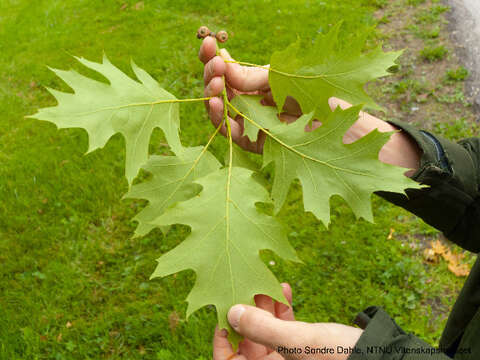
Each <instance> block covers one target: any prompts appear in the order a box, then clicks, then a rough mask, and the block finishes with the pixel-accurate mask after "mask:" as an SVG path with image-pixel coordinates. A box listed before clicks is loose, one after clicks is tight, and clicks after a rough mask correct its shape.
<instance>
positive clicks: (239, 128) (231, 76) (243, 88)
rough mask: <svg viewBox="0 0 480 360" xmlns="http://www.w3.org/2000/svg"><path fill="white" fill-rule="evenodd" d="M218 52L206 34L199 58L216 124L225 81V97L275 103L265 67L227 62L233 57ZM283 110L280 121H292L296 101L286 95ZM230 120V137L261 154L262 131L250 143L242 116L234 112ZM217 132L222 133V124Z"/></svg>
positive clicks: (297, 109) (296, 110)
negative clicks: (259, 97) (249, 97)
mask: <svg viewBox="0 0 480 360" xmlns="http://www.w3.org/2000/svg"><path fill="white" fill-rule="evenodd" d="M220 55H221V56H218V55H216V42H215V39H214V38H212V37H206V38H205V39H204V40H203V43H202V46H201V47H200V53H199V58H200V60H201V61H202V62H203V63H204V64H205V68H204V76H203V78H204V82H205V96H206V97H211V96H215V97H213V98H212V99H210V100H209V101H208V102H206V105H207V111H208V114H209V116H210V119H211V121H212V123H213V124H214V126H215V127H217V126H218V125H219V124H220V123H221V122H222V121H223V100H222V99H221V98H219V97H216V96H219V95H220V94H221V92H222V91H223V89H224V85H225V84H224V80H223V77H224V79H225V81H226V83H227V96H228V99H229V100H231V99H232V98H233V97H234V96H236V95H239V94H250V95H263V100H262V104H263V105H265V106H275V102H274V101H273V97H272V92H271V90H270V85H269V84H268V70H267V69H266V68H258V67H250V66H242V65H239V64H235V63H227V62H225V60H233V59H232V57H231V56H230V54H229V53H228V51H227V50H226V49H221V50H220ZM283 110H284V111H283V113H282V114H281V116H280V120H281V121H285V122H292V121H295V120H296V119H297V118H298V117H299V116H300V115H301V110H300V106H299V105H298V103H297V102H296V101H295V100H293V99H292V98H290V97H288V98H287V100H286V102H285V106H284V107H283ZM229 119H230V120H229V121H230V126H231V129H232V139H233V141H235V142H236V143H237V144H238V145H239V146H240V147H242V148H243V149H245V150H248V151H251V152H256V153H261V152H262V151H263V144H264V142H265V134H264V133H263V132H261V131H260V132H259V134H258V137H257V141H255V142H252V141H250V139H249V138H248V137H247V136H245V135H244V134H243V130H244V127H243V121H244V119H243V118H242V117H241V116H239V115H237V116H236V117H235V119H231V118H229ZM220 132H221V133H222V134H223V135H225V134H226V128H225V125H224V126H222V128H221V129H220Z"/></svg>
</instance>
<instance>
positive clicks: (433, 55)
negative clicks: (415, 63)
mask: <svg viewBox="0 0 480 360" xmlns="http://www.w3.org/2000/svg"><path fill="white" fill-rule="evenodd" d="M447 54H448V49H447V48H445V46H443V45H439V46H431V45H429V46H425V47H424V48H423V49H422V50H421V51H420V56H421V57H422V58H423V59H424V60H426V61H430V62H433V61H438V60H442V59H443V58H444V57H445V56H447Z"/></svg>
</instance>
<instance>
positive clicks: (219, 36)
mask: <svg viewBox="0 0 480 360" xmlns="http://www.w3.org/2000/svg"><path fill="white" fill-rule="evenodd" d="M215 37H216V38H217V40H218V41H220V42H221V43H224V42H225V41H227V40H228V34H227V32H226V31H225V30H221V31H219V32H217V34H216V35H215Z"/></svg>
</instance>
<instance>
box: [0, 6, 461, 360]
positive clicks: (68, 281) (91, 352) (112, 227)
mask: <svg viewBox="0 0 480 360" xmlns="http://www.w3.org/2000/svg"><path fill="white" fill-rule="evenodd" d="M418 3H423V2H422V1H419V2H418ZM386 4H387V2H386V1H382V0H362V1H359V0H344V1H341V2H340V1H333V0H325V1H322V2H318V1H309V0H304V1H300V0H294V1H293V0H281V1H270V0H265V1H258V0H257V1H242V2H240V1H236V2H234V1H225V2H219V1H199V0H189V1H186V0H176V1H173V0H172V1H167V0H164V1H160V0H159V1H141V2H136V1H125V0H118V1H117V0H102V1H93V0H69V1H60V0H39V1H33V2H32V1H27V0H2V1H1V2H0V114H2V116H1V118H0V124H1V126H0V264H1V267H0V359H8V360H12V359H29V360H30V359H104V358H105V359H120V358H122V359H161V360H173V359H175V360H176V359H197V360H199V359H209V358H210V357H211V336H212V333H213V329H214V326H215V323H216V317H215V310H214V309H213V308H210V307H206V308H203V309H202V310H200V311H198V312H196V313H194V314H193V315H192V316H191V317H190V318H189V319H188V321H187V320H186V319H185V310H186V303H185V302H184V299H185V297H186V296H187V294H188V292H189V289H190V288H191V286H192V285H193V281H194V274H193V273H192V272H182V273H179V274H177V275H174V276H169V277H167V278H164V279H155V280H152V281H150V280H148V279H149V276H150V274H151V273H152V271H153V269H154V268H155V265H156V262H155V259H157V258H158V257H159V256H160V255H161V254H162V253H164V252H166V251H167V250H169V249H171V248H172V247H173V246H175V245H176V244H178V243H179V242H180V241H181V240H182V239H183V238H184V237H185V234H186V233H187V231H186V228H185V227H181V226H175V227H174V228H173V229H172V230H171V231H170V233H169V234H168V235H167V236H166V237H164V236H163V235H162V234H161V232H160V231H157V230H155V231H153V232H152V233H150V234H149V235H147V236H145V237H143V238H135V239H132V238H131V235H132V234H133V230H134V228H135V223H133V222H131V221H130V219H131V218H132V217H133V216H134V215H135V214H136V213H137V212H138V211H139V210H140V209H141V208H142V207H143V206H145V203H143V202H140V201H133V200H122V199H121V198H122V195H123V194H124V193H125V192H126V190H127V182H126V179H125V178H124V177H123V171H124V160H125V159H124V150H123V147H124V141H123V139H122V138H121V137H120V136H115V137H114V138H112V139H111V140H110V141H109V142H108V144H107V145H106V146H105V148H104V149H101V150H97V151H95V152H93V153H91V154H88V155H86V156H84V153H85V152H86V150H87V136H86V133H85V132H84V131H83V130H79V129H70V130H60V131H59V130H57V129H56V128H55V126H53V125H52V124H50V123H46V122H41V121H37V120H32V119H27V118H24V116H25V115H28V114H32V113H34V112H35V111H36V109H37V108H39V107H44V106H51V105H54V104H55V101H54V99H53V98H52V97H51V96H50V95H49V94H48V92H47V91H46V90H45V89H44V87H45V86H48V87H55V88H60V89H63V90H67V91H68V88H67V86H66V85H65V84H63V83H61V81H60V80H59V79H58V78H56V77H55V76H54V74H53V73H52V72H51V71H49V70H48V68H47V66H50V67H55V68H62V69H68V68H71V67H73V68H76V69H78V70H80V69H81V67H79V66H78V65H77V64H76V63H75V60H74V59H73V58H72V57H71V55H79V56H83V57H86V58H87V59H91V60H96V61H99V60H100V59H101V56H102V53H103V51H105V52H106V53H107V54H108V56H109V58H110V60H111V61H112V62H113V63H114V64H116V65H117V66H119V67H120V68H121V69H122V70H124V71H126V72H127V73H128V74H130V75H133V74H132V71H131V70H130V68H129V62H130V59H131V58H132V59H134V60H135V62H136V63H137V64H138V65H139V66H141V67H142V68H144V69H145V70H147V71H148V72H149V73H150V74H152V75H153V76H154V77H155V78H156V79H158V81H159V82H160V83H161V85H162V86H164V87H165V88H166V89H168V90H169V91H171V92H172V93H173V94H175V95H176V96H177V97H179V98H190V97H201V96H202V94H203V89H202V86H203V75H202V65H201V63H200V62H199V61H198V59H197V53H198V48H199V45H200V41H199V40H197V39H196V38H195V32H196V29H197V28H198V27H199V26H200V25H204V24H205V25H208V26H209V27H210V28H211V29H218V30H220V29H226V30H227V31H228V32H229V33H230V39H229V41H228V43H227V46H228V48H229V50H230V53H231V54H232V56H234V57H235V58H237V59H239V60H243V61H248V62H252V63H268V61H269V56H270V54H271V53H272V52H273V51H275V50H277V49H282V48H283V47H285V46H287V45H288V44H289V43H291V42H293V41H295V40H296V38H297V36H301V37H302V38H304V39H307V40H310V39H313V38H314V37H315V35H316V34H317V33H324V32H326V31H328V29H329V28H330V27H331V26H332V25H333V24H335V23H337V22H339V21H343V25H342V34H343V35H342V38H343V39H344V40H345V45H346V46H348V37H349V35H350V34H352V33H354V32H357V31H359V32H362V33H363V32H366V33H368V34H369V35H368V39H369V43H370V44H373V43H375V42H377V41H378V40H379V37H381V35H379V32H378V31H377V30H375V25H376V24H377V18H376V17H374V15H373V14H374V12H375V11H377V10H378V9H379V8H383V7H384V6H386ZM411 6H416V5H411ZM392 16H395V14H393V15H392ZM387 42H388V40H387ZM82 71H83V70H82ZM85 73H86V74H91V73H89V72H85ZM181 118H182V139H183V141H184V143H185V144H186V145H195V144H204V143H205V142H206V141H207V139H208V136H209V134H210V133H211V132H212V128H211V126H210V124H209V121H208V119H207V116H206V114H205V110H204V107H203V105H201V104H187V105H182V107H181ZM442 131H444V132H446V133H448V125H445V126H444V127H443V128H442ZM212 146H213V150H214V152H215V154H217V155H218V156H220V155H221V154H222V152H223V150H224V149H225V141H224V140H223V139H218V140H216V141H215V143H214V144H213V145H212ZM150 150H151V153H159V154H161V153H165V151H166V149H165V147H164V146H163V145H162V134H161V133H160V131H158V132H156V133H155V134H154V136H153V139H152V143H151V149H150ZM266 176H267V177H268V176H269V173H268V172H267V173H266ZM301 196H302V195H301V188H300V186H299V185H298V184H296V185H294V186H293V187H292V189H291V191H290V194H289V197H288V201H287V203H286V205H285V207H284V209H283V210H282V211H281V213H280V215H279V216H280V218H281V220H282V222H283V223H284V224H285V225H286V227H287V233H288V234H289V240H290V241H291V243H292V244H293V245H294V247H295V248H296V249H297V251H298V254H299V256H300V258H301V259H302V260H303V261H304V264H303V265H301V266H299V265H297V264H290V263H286V262H283V261H282V260H280V259H278V258H277V257H275V256H274V255H273V254H271V253H268V252H265V253H263V254H262V257H263V258H264V259H265V261H266V262H268V263H269V264H270V265H269V267H270V268H271V270H272V271H273V272H274V273H275V274H276V275H277V277H278V278H279V279H280V280H281V281H286V282H289V283H290V284H291V285H292V287H293V291H294V300H293V305H294V309H295V312H296V314H297V318H298V319H299V320H303V321H310V322H314V321H335V322H341V323H346V324H351V322H352V319H353V318H354V317H355V314H356V313H357V312H358V311H360V310H362V309H364V308H365V307H367V306H369V305H373V304H374V305H379V306H382V307H384V308H385V309H386V311H387V312H388V313H389V314H390V315H391V316H392V317H394V318H395V319H396V320H397V322H398V323H399V324H400V325H401V326H402V327H404V329H405V330H407V331H410V332H413V333H415V334H416V335H418V336H420V337H422V338H423V339H424V340H426V341H428V342H430V343H432V344H436V343H437V342H438V339H439V336H440V334H441V330H442V329H443V326H444V323H445V321H446V316H447V314H448V311H449V309H450V308H451V306H452V304H453V302H454V300H455V298H456V295H457V293H458V291H459V289H460V287H461V285H462V284H463V282H464V278H457V277H455V276H454V275H453V274H451V273H449V272H448V270H447V265H446V263H444V262H440V263H438V264H436V265H430V264H425V263H424V261H423V258H422V251H421V250H422V249H423V248H424V247H425V246H427V245H428V244H427V243H426V240H431V239H436V238H438V234H437V232H436V231H435V230H434V229H432V228H431V227H429V226H427V225H425V224H424V223H423V222H422V221H420V220H418V219H417V218H415V217H414V216H412V215H410V214H409V213H407V212H405V211H403V210H401V209H398V208H395V207H393V206H391V205H390V204H388V203H386V202H385V201H383V200H382V199H380V198H378V197H374V198H373V203H374V214H375V219H376V223H375V224H371V223H367V222H366V221H363V220H361V221H357V220H355V219H354V216H353V214H352V212H351V210H350V209H349V208H348V206H347V205H346V204H345V203H344V202H343V201H342V200H340V199H336V198H335V199H333V201H332V205H333V210H332V219H333V222H332V224H331V226H330V229H328V230H327V229H325V227H323V226H322V225H321V223H320V222H319V221H318V220H316V219H315V218H314V217H313V216H312V215H311V214H305V213H304V212H303V204H302V201H301ZM272 264H273V265H272Z"/></svg>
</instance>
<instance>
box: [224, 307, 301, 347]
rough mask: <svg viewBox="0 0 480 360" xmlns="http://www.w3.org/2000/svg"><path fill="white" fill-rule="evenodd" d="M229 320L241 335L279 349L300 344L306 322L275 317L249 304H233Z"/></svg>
mask: <svg viewBox="0 0 480 360" xmlns="http://www.w3.org/2000/svg"><path fill="white" fill-rule="evenodd" d="M228 322H229V323H230V325H231V326H232V327H233V328H234V329H235V331H236V332H238V333H239V334H240V335H243V336H245V337H246V338H248V339H249V340H251V341H253V342H255V343H259V344H262V345H265V346H268V347H269V348H271V349H277V348H278V347H281V346H289V345H290V346H291V345H292V344H300V343H302V342H303V339H302V338H301V337H299V334H302V333H304V331H303V327H304V326H305V325H307V324H306V323H301V322H297V321H286V320H280V319H278V318H275V317H274V316H273V315H272V314H271V313H270V312H268V311H265V310H262V309H259V308H257V307H254V306H248V305H235V306H232V308H231V309H230V311H229V312H228Z"/></svg>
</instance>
